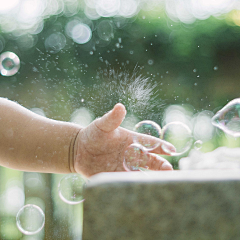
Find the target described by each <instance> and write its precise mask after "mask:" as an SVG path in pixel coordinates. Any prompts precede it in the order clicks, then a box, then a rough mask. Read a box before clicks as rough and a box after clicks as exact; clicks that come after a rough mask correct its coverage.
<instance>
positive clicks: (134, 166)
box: [123, 143, 148, 171]
mask: <svg viewBox="0 0 240 240" xmlns="http://www.w3.org/2000/svg"><path fill="white" fill-rule="evenodd" d="M147 163H148V156H147V152H146V151H145V149H144V147H143V146H142V145H140V144H137V143H133V144H131V145H130V146H128V147H127V149H126V151H125V154H124V160H123V167H124V168H125V170H126V171H140V170H143V169H148V166H147Z"/></svg>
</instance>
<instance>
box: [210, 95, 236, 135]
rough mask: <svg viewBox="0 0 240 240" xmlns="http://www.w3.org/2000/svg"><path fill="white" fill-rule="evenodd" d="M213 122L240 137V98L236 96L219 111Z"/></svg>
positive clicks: (230, 133)
mask: <svg viewBox="0 0 240 240" xmlns="http://www.w3.org/2000/svg"><path fill="white" fill-rule="evenodd" d="M212 124H213V125H214V126H216V127H218V128H219V129H221V130H223V131H224V132H225V133H227V134H229V135H232V136H233V137H240V98H236V99H234V100H232V101H231V102H229V103H228V104H227V105H226V106H224V107H223V108H222V109H221V110H220V111H218V112H217V113H216V114H215V115H214V116H213V118H212Z"/></svg>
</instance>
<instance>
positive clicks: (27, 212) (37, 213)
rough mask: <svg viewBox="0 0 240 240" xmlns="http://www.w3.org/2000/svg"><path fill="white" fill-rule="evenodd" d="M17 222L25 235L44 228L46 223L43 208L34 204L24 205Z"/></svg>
mask: <svg viewBox="0 0 240 240" xmlns="http://www.w3.org/2000/svg"><path fill="white" fill-rule="evenodd" d="M16 223H17V227H18V229H19V231H21V232H22V233H23V234H25V235H33V234H36V233H38V232H40V231H41V230H42V228H43V227H44V224H45V215H44V212H43V210H42V209H41V208H40V207H38V206H36V205H33V204H28V205H25V206H23V207H22V208H21V209H20V210H19V212H18V214H17V216H16Z"/></svg>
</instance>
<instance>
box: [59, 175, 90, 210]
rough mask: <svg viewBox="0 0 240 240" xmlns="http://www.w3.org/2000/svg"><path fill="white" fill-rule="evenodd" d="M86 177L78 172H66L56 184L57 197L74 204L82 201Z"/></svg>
mask: <svg viewBox="0 0 240 240" xmlns="http://www.w3.org/2000/svg"><path fill="white" fill-rule="evenodd" d="M85 186H86V179H85V178H83V177H82V175H80V174H75V173H74V174H67V175H66V176H64V177H63V178H62V179H61V180H60V182H59V184H58V194H59V197H60V198H61V199H62V200H63V201H64V202H65V203H68V204H71V205H75V204H78V203H81V202H83V201H84V198H83V189H84V188H85Z"/></svg>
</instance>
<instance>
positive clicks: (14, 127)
mask: <svg viewBox="0 0 240 240" xmlns="http://www.w3.org/2000/svg"><path fill="white" fill-rule="evenodd" d="M80 130H81V127H80V126H79V125H76V124H72V123H68V122H62V121H55V120H52V119H48V118H45V117H42V116H40V115H37V114H35V113H33V112H31V111H30V110H28V109H26V108H24V107H22V106H20V105H19V104H17V103H15V102H12V101H10V100H7V99H5V98H0V165H1V166H5V167H8V168H13V169H18V170H23V171H32V172H48V173H70V172H75V170H74V167H73V161H74V155H75V154H74V151H76V149H74V143H75V140H76V138H77V135H78V133H79V131H80Z"/></svg>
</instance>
